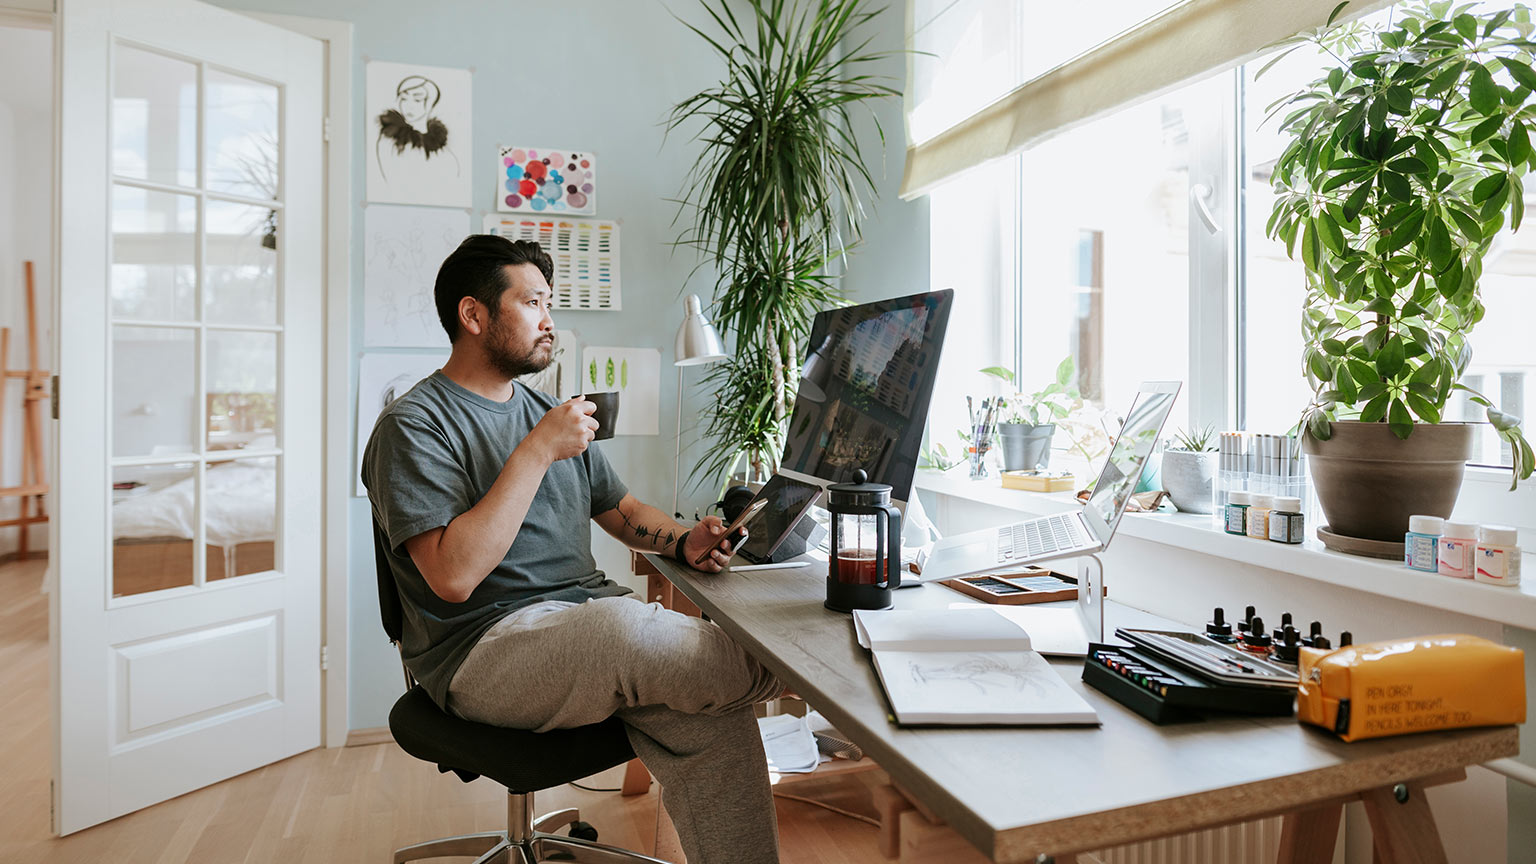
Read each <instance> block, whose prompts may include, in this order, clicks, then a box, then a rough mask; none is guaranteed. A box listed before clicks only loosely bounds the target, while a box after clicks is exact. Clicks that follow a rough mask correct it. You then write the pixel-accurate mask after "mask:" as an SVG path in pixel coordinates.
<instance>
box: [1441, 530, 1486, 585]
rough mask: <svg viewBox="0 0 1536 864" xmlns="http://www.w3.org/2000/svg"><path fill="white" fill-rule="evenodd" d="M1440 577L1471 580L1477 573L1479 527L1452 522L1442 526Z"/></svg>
mask: <svg viewBox="0 0 1536 864" xmlns="http://www.w3.org/2000/svg"><path fill="white" fill-rule="evenodd" d="M1439 549H1440V555H1439V559H1440V575H1441V576H1450V577H1452V578H1455V579H1471V578H1472V577H1473V574H1474V573H1476V572H1477V561H1476V558H1477V526H1476V525H1474V524H1472V523H1471V522H1451V521H1449V520H1447V521H1446V522H1445V523H1443V524H1442V525H1441V526H1440V543H1439Z"/></svg>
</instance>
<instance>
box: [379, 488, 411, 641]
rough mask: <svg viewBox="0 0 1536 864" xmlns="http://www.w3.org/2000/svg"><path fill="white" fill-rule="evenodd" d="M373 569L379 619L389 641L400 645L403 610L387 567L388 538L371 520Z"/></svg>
mask: <svg viewBox="0 0 1536 864" xmlns="http://www.w3.org/2000/svg"><path fill="white" fill-rule="evenodd" d="M373 567H374V570H375V571H376V572H377V575H378V579H379V617H380V618H381V619H383V622H384V632H385V634H387V635H388V636H389V641H391V642H393V643H395V644H397V645H398V644H400V637H401V634H402V633H404V632H405V609H404V607H402V606H401V605H400V589H399V588H398V587H396V585H395V571H394V568H392V567H390V566H389V538H388V537H386V536H384V529H383V528H381V527H379V520H377V519H375V520H373Z"/></svg>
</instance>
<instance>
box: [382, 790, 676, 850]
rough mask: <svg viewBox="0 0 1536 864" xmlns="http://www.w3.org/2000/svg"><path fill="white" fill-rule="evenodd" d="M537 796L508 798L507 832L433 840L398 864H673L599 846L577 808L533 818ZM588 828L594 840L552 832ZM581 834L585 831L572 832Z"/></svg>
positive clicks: (411, 847)
mask: <svg viewBox="0 0 1536 864" xmlns="http://www.w3.org/2000/svg"><path fill="white" fill-rule="evenodd" d="M532 806H533V793H531V792H529V793H526V794H521V795H520V794H518V793H515V792H509V793H507V830H506V831H504V832H503V831H489V832H486V833H484V834H462V835H460V836H458V837H444V838H443V839H441V840H428V841H427V842H425V843H417V844H415V845H412V846H406V847H404V848H401V849H396V850H395V864H405V862H407V861H418V860H421V859H423V858H446V857H451V856H465V857H467V856H472V855H473V856H477V857H476V858H475V862H474V864H535V862H540V861H576V862H587V864H634V862H637V861H638V862H642V864H646V862H649V864H668V862H665V861H662V860H661V859H659V858H652V857H650V856H648V855H641V854H639V853H637V852H627V851H625V850H622V849H615V848H614V847H612V846H604V845H602V844H600V843H595V842H592V841H595V840H596V839H597V832H596V831H595V830H592V827H591V826H590V825H586V823H585V822H581V821H580V820H579V819H578V818H577V816H578V814H577V812H576V809H575V808H570V807H568V808H566V809H564V810H556V811H554V812H552V813H546V814H544V815H543V816H541V817H539V818H538V819H534V818H532V816H531V815H530V814H531V813H532V810H531V809H530V808H532ZM571 824H575V825H578V826H582V825H585V826H586V831H587V832H589V833H590V838H589V839H581V838H578V837H560V836H557V835H554V834H550V833H548V832H550V831H555V830H558V829H560V828H562V827H564V826H566V825H571ZM573 830H581V829H579V828H578V829H573Z"/></svg>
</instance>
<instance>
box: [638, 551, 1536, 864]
mask: <svg viewBox="0 0 1536 864" xmlns="http://www.w3.org/2000/svg"><path fill="white" fill-rule="evenodd" d="M646 557H647V558H648V559H649V560H650V562H651V564H652V565H653V566H655V567H656V568H657V569H658V570H659V571H660V573H661V574H662V575H664V576H665V577H666V578H667V579H668V580H670V581H671V583H672V584H673V585H674V586H675V587H676V590H677V591H679V592H681V593H682V594H683V595H685V596H686V597H687V599H688V600H690V601H692V602H693V603H694V604H696V605H697V606H698V607H699V608H700V609H701V610H702V611H703V613H704V614H705V615H707V616H709V618H710V619H711V620H713V621H715V622H716V623H717V624H719V625H720V626H721V627H722V628H724V629H725V630H726V632H728V633H730V634H731V636H732V637H733V638H735V639H736V641H737V642H738V643H740V644H741V645H742V647H744V648H746V649H747V650H748V651H749V652H751V653H752V654H753V655H754V656H755V657H757V658H758V660H759V661H761V662H762V663H763V664H764V665H765V666H767V667H768V668H769V669H770V670H772V671H773V672H774V674H776V675H777V676H778V677H779V678H780V680H782V681H783V682H784V683H785V684H787V685H789V686H790V687H791V688H793V689H794V690H795V692H797V693H798V694H799V695H800V696H801V697H802V698H804V699H805V700H806V701H807V702H809V703H810V704H811V705H812V706H813V707H815V708H816V709H817V710H819V711H820V712H821V713H822V714H823V715H825V716H826V718H827V719H828V720H829V721H831V722H832V723H833V724H834V725H835V726H836V727H837V728H838V729H839V730H841V731H842V732H843V733H844V734H845V735H847V736H848V737H849V738H851V739H853V741H855V742H856V743H857V744H858V745H859V746H860V747H862V748H863V749H864V752H865V753H867V754H869V755H870V756H872V757H873V758H874V759H875V760H876V761H877V762H879V764H880V766H881V767H882V768H884V769H885V771H886V772H887V773H888V774H889V775H890V776H891V779H892V780H893V782H894V783H896V784H897V785H898V786H899V787H900V788H901V789H902V790H903V791H905V792H906V793H908V794H910V795H911V796H913V797H914V798H915V799H916V800H917V801H918V802H919V803H920V804H922V805H925V807H926V808H927V809H930V810H931V811H932V813H933V814H934V815H936V816H937V817H938V818H940V819H942V820H943V821H944V822H946V823H948V825H949V826H951V827H952V828H953V829H954V831H956V832H958V833H959V835H960V836H961V837H964V838H965V840H967V841H969V842H970V844H971V845H973V846H974V847H975V848H976V849H978V850H980V852H981V853H982V854H983V855H985V856H986V857H987V858H989V859H991V860H992V861H995V862H999V864H1025V862H1036V861H1038V860H1049V856H1054V859H1055V861H1056V862H1057V864H1063V862H1066V861H1071V860H1072V857H1073V855H1075V853H1078V852H1085V851H1089V850H1094V849H1103V848H1107V847H1113V846H1118V845H1122V844H1126V843H1132V842H1137V841H1141V840H1149V839H1154V838H1157V837H1165V836H1169V835H1175V834H1183V833H1187V832H1190V831H1196V830H1201V829H1205V828H1214V827H1218V826H1221V825H1225V824H1230V823H1234V822H1243V821H1248V820H1252V819H1258V818H1262V817H1266V816H1272V815H1277V814H1286V816H1287V819H1286V825H1285V829H1284V832H1283V836H1282V841H1281V861H1282V862H1285V861H1295V862H1307V864H1312V862H1315V861H1318V860H1326V857H1319V855H1318V852H1319V850H1322V849H1324V848H1326V850H1328V852H1327V854H1328V855H1331V854H1332V849H1333V844H1334V838H1335V837H1336V836H1337V834H1338V826H1339V818H1340V815H1341V813H1342V809H1343V805H1344V804H1345V803H1346V802H1348V801H1351V800H1364V801H1365V803H1366V810H1367V813H1368V815H1369V816H1370V818H1371V823H1372V826H1373V829H1374V836H1375V838H1376V847H1377V856H1378V859H1379V860H1381V861H1383V862H1394V861H1415V862H1417V861H1425V862H1434V861H1444V860H1445V855H1444V851H1443V849H1442V848H1441V846H1440V842H1439V836H1438V833H1437V832H1436V830H1435V828H1434V822H1433V817H1432V816H1431V815H1430V812H1429V807H1428V804H1427V803H1426V802H1425V798H1424V795H1423V791H1422V787H1423V786H1425V785H1434V784H1435V783H1439V782H1446V781H1447V780H1451V779H1460V777H1461V776H1464V773H1463V770H1464V769H1465V767H1466V766H1468V765H1475V764H1478V763H1481V762H1486V761H1488V760H1490V759H1496V758H1499V757H1503V756H1512V755H1515V754H1516V753H1518V752H1519V743H1518V737H1517V735H1518V733H1517V729H1516V728H1515V727H1513V726H1505V727H1496V728H1489V729H1471V730H1463V731H1454V732H1432V733H1425V734H1420V735H1411V736H1405V737H1401V738H1385V739H1378V740H1373V741H1361V742H1356V743H1353V744H1345V743H1344V742H1341V741H1339V740H1337V739H1335V738H1333V737H1332V736H1330V735H1327V734H1326V733H1323V732H1322V731H1320V730H1317V729H1312V728H1309V727H1304V726H1302V725H1300V724H1299V723H1297V722H1296V721H1295V719H1293V718H1252V717H1241V716H1237V715H1231V716H1221V715H1216V716H1214V718H1213V719H1208V720H1206V721H1204V722H1199V723H1190V724H1183V725H1173V726H1161V727H1159V726H1154V725H1152V724H1151V723H1148V722H1147V721H1145V720H1143V719H1142V718H1141V717H1140V716H1138V715H1136V714H1134V713H1132V712H1131V711H1130V710H1128V709H1126V708H1123V707H1121V706H1120V704H1119V703H1117V702H1115V701H1113V700H1111V699H1109V698H1107V697H1105V696H1104V695H1103V694H1101V693H1099V692H1098V691H1097V690H1094V689H1092V688H1089V687H1087V686H1086V685H1084V684H1083V683H1082V680H1081V679H1082V673H1081V669H1082V661H1081V660H1053V661H1052V665H1053V666H1055V667H1056V668H1057V670H1058V671H1059V672H1060V673H1061V675H1062V677H1063V678H1065V679H1066V680H1067V681H1068V683H1069V684H1071V685H1072V686H1073V688H1074V689H1076V690H1077V691H1078V692H1079V693H1081V694H1082V695H1083V697H1084V698H1086V699H1087V700H1088V702H1089V704H1091V705H1093V707H1094V709H1095V710H1097V711H1098V713H1099V717H1100V718H1101V719H1102V720H1103V726H1102V727H1100V728H1091V727H1089V728H1065V727H1036V728H964V729H962V728H929V729H903V728H900V727H898V726H896V725H895V724H893V723H891V722H890V721H889V720H888V719H887V706H886V704H885V695H884V692H883V690H882V689H881V686H880V682H879V680H878V679H877V677H876V675H875V672H874V669H873V667H872V666H871V665H870V662H869V657H868V655H867V654H866V652H865V651H864V650H863V649H861V648H859V647H858V644H857V642H856V641H855V639H854V635H853V627H852V624H851V621H850V617H849V616H847V615H843V614H839V613H836V612H832V611H829V610H827V609H825V608H824V607H823V606H822V600H823V599H825V590H824V585H825V579H826V571H825V565H824V564H821V565H807V566H806V567H805V568H803V569H797V570H766V571H758V572H747V573H732V572H725V573H721V574H719V575H716V576H710V575H706V574H703V573H699V572H697V571H694V570H685V569H683V568H680V567H678V566H677V565H676V564H675V563H674V562H672V561H669V560H665V559H661V558H657V557H656V556H654V555H647V556H646ZM964 599H965V598H964V597H963V596H962V595H960V594H958V593H956V592H954V591H950V590H948V589H947V588H944V587H943V586H940V585H932V584H930V585H926V586H923V587H921V588H913V589H904V590H901V591H898V592H897V595H896V608H898V609H922V608H945V607H947V606H948V605H949V604H951V603H954V602H956V601H960V600H964ZM1107 614H1108V616H1109V624H1108V625H1107V626H1108V627H1109V628H1110V629H1111V630H1112V629H1113V627H1114V626H1116V618H1117V616H1119V618H1120V619H1121V620H1125V619H1127V618H1134V617H1136V616H1137V615H1139V613H1136V612H1135V611H1134V610H1128V609H1125V608H1123V607H1116V606H1114V605H1110V606H1109V607H1108V612H1107ZM1399 784H1402V786H1401V787H1400V788H1399ZM1394 789H1397V790H1398V793H1399V794H1400V795H1403V794H1405V797H1406V798H1407V801H1406V802H1405V803H1398V802H1397V800H1396V799H1395V798H1394V794H1393V793H1394ZM903 824H904V825H905V824H906V823H905V822H904V823H903ZM1039 856H1047V859H1041V858H1040V857H1039Z"/></svg>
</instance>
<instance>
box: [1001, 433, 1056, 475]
mask: <svg viewBox="0 0 1536 864" xmlns="http://www.w3.org/2000/svg"><path fill="white" fill-rule="evenodd" d="M1055 434H1056V424H1055V423H1041V424H1040V425H1038V426H1031V425H1029V424H1028V423H999V424H997V440H998V443H999V444H1000V445H1002V448H1003V470H1004V471H1030V470H1034V469H1037V468H1038V469H1044V468H1049V467H1050V465H1051V437H1052V436H1054V435H1055Z"/></svg>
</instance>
